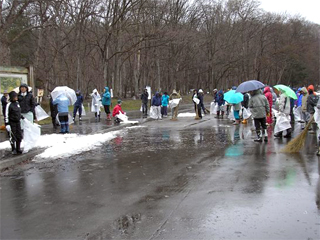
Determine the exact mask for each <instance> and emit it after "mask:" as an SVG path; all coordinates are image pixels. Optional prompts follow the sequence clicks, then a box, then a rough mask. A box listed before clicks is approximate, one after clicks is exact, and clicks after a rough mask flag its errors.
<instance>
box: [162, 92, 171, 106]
mask: <svg viewBox="0 0 320 240" xmlns="http://www.w3.org/2000/svg"><path fill="white" fill-rule="evenodd" d="M169 98H170V97H169V95H168V94H164V95H163V96H162V97H161V105H162V106H163V107H167V106H168V104H169Z"/></svg>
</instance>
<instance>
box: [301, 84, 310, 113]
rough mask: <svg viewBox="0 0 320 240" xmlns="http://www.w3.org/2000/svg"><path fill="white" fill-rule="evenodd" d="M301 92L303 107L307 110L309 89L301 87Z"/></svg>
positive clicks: (303, 109)
mask: <svg viewBox="0 0 320 240" xmlns="http://www.w3.org/2000/svg"><path fill="white" fill-rule="evenodd" d="M301 92H302V94H301V95H302V98H301V109H302V111H303V112H306V111H307V99H308V96H309V93H308V90H307V89H306V88H305V87H303V88H302V89H301Z"/></svg>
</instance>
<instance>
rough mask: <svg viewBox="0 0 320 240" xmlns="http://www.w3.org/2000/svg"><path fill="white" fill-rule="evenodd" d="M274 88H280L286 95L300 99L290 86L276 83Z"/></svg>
mask: <svg viewBox="0 0 320 240" xmlns="http://www.w3.org/2000/svg"><path fill="white" fill-rule="evenodd" d="M274 88H276V89H278V90H279V91H281V92H283V93H284V94H285V95H287V96H288V97H290V98H293V99H295V100H296V99H298V98H297V95H296V93H295V92H294V91H293V90H292V89H291V88H290V87H288V86H285V85H282V84H279V85H275V86H274Z"/></svg>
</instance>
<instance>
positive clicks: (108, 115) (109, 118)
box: [107, 113, 111, 121]
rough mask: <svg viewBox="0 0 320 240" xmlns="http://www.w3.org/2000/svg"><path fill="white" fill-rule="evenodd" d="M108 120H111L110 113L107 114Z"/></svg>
mask: <svg viewBox="0 0 320 240" xmlns="http://www.w3.org/2000/svg"><path fill="white" fill-rule="evenodd" d="M107 120H108V121H111V117H110V113H108V114H107Z"/></svg>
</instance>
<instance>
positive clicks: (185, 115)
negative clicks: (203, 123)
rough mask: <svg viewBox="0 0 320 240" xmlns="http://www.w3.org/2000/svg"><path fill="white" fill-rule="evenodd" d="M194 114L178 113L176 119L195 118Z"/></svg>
mask: <svg viewBox="0 0 320 240" xmlns="http://www.w3.org/2000/svg"><path fill="white" fill-rule="evenodd" d="M195 116H196V114H195V113H179V114H178V117H195Z"/></svg>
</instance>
